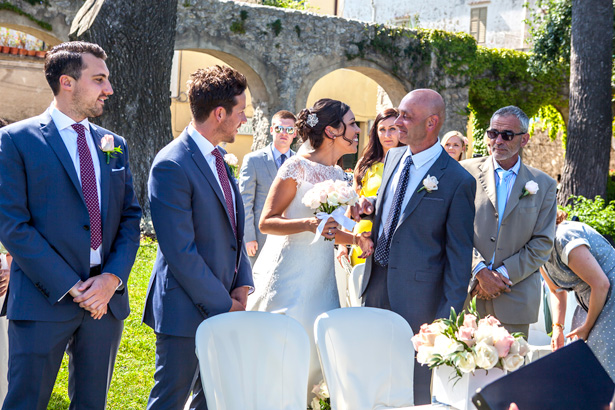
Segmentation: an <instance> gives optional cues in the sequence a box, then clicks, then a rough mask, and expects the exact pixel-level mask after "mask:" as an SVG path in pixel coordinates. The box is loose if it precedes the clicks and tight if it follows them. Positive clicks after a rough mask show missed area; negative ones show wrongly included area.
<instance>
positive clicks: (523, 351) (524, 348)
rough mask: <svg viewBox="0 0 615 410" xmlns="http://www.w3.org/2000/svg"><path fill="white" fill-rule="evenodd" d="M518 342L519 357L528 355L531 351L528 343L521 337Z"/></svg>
mask: <svg viewBox="0 0 615 410" xmlns="http://www.w3.org/2000/svg"><path fill="white" fill-rule="evenodd" d="M517 342H519V355H520V356H525V355H527V354H528V353H529V351H530V345H529V344H528V343H527V341H526V340H525V339H524V338H522V337H520V338H518V339H517Z"/></svg>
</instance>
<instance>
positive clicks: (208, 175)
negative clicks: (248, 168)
mask: <svg viewBox="0 0 615 410" xmlns="http://www.w3.org/2000/svg"><path fill="white" fill-rule="evenodd" d="M178 138H180V140H181V141H182V142H183V143H184V145H185V147H186V149H187V150H188V151H189V152H190V154H191V155H192V159H193V160H194V162H195V163H196V166H197V167H198V168H199V170H200V171H201V173H202V174H203V175H204V176H205V179H206V180H207V182H208V183H209V185H210V186H211V189H213V191H214V192H215V194H216V196H217V197H218V200H219V201H220V203H221V204H222V206H223V207H224V209H225V210H226V200H225V199H224V193H223V192H222V188H220V185H219V184H218V180H217V179H216V177H215V176H214V174H213V172H212V170H211V168H210V167H209V164H208V163H207V160H205V157H204V156H203V153H202V152H201V150H200V149H199V147H198V146H197V145H196V143H195V142H194V141H192V138H191V137H190V135H189V134H188V133H187V132H186V131H184V132H183V133H182V134H181V135H180V136H179V137H178ZM216 149H217V148H216ZM227 174H228V168H227ZM229 178H230V177H229ZM233 185H234V184H233V183H231V186H233ZM226 215H227V217H228V218H229V219H228V222H229V225H231V219H230V215H229V214H228V210H227V211H226ZM231 226H232V225H231Z"/></svg>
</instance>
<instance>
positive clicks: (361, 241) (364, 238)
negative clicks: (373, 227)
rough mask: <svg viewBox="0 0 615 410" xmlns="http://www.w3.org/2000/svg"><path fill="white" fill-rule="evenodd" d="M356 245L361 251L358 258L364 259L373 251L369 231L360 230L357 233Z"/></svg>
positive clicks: (372, 242)
mask: <svg viewBox="0 0 615 410" xmlns="http://www.w3.org/2000/svg"><path fill="white" fill-rule="evenodd" d="M357 245H359V248H361V251H362V252H363V253H362V254H361V255H359V258H361V259H365V258H367V257H368V256H370V255H371V254H372V253H374V241H372V233H371V231H370V232H361V233H360V234H358V235H357Z"/></svg>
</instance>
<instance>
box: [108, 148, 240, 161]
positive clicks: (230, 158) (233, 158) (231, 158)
mask: <svg viewBox="0 0 615 410" xmlns="http://www.w3.org/2000/svg"><path fill="white" fill-rule="evenodd" d="M103 151H104V150H103ZM224 162H226V163H227V164H229V165H237V164H238V163H239V161H238V160H237V157H236V156H235V155H233V154H226V155H225V156H224Z"/></svg>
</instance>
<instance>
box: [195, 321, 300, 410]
mask: <svg viewBox="0 0 615 410" xmlns="http://www.w3.org/2000/svg"><path fill="white" fill-rule="evenodd" d="M196 354H197V357H198V358H199V369H200V372H201V381H202V384H203V389H204V390H205V398H206V399H207V407H208V408H209V410H271V409H276V410H277V409H279V410H305V408H306V403H307V389H306V386H307V384H308V367H309V360H310V343H309V340H308V335H307V333H306V332H305V330H304V329H303V327H302V326H301V325H300V324H299V322H297V321H296V320H294V319H292V318H290V317H288V316H284V315H280V314H275V313H268V312H231V313H224V314H221V315H218V316H214V317H212V318H210V319H207V320H205V321H203V323H201V324H200V325H199V328H198V329H197V332H196Z"/></svg>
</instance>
